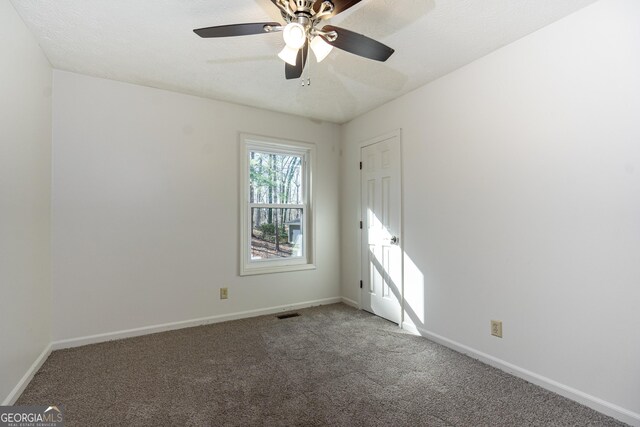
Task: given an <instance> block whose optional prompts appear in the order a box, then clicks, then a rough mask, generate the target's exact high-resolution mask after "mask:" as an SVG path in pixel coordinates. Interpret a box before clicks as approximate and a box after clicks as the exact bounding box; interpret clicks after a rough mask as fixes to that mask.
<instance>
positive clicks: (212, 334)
mask: <svg viewBox="0 0 640 427" xmlns="http://www.w3.org/2000/svg"><path fill="white" fill-rule="evenodd" d="M300 314H301V316H300V317H294V318H290V319H286V320H279V319H277V318H276V317H275V316H264V317H258V318H253V319H247V320H239V321H233V322H227V323H220V324H215V325H209V326H202V327H197V328H189V329H183V330H179V331H172V332H165V333H160V334H154V335H147V336H143V337H138V338H131V339H126V340H120V341H112V342H108V343H103V344H95V345H90V346H85V347H79V348H74V349H69V350H61V351H55V352H53V353H52V354H51V356H50V357H49V359H48V360H47V361H46V363H45V364H44V366H43V367H42V369H40V371H39V372H38V373H37V375H36V376H35V378H34V380H33V381H32V382H31V384H30V385H29V386H28V388H27V389H26V390H25V392H24V393H23V395H22V396H21V397H20V399H19V400H18V402H17V404H19V405H28V404H46V405H49V404H62V405H65V407H66V413H65V418H66V425H68V426H98V425H104V426H115V425H148V426H167V425H194V426H209V425H210V426H261V425H264V426H298V425H299V426H316V425H339V426H547V425H548V426H615V425H622V424H620V423H617V422H616V421H614V420H613V419H611V418H608V417H606V416H604V415H601V414H599V413H597V412H595V411H592V410H590V409H588V408H586V407H584V406H581V405H579V404H577V403H574V402H572V401H570V400H567V399H565V398H563V397H560V396H558V395H556V394H553V393H550V392H548V391H545V390H543V389H541V388H539V387H537V386H535V385H532V384H529V383H527V382H526V381H523V380H520V379H518V378H515V377H512V376H510V375H508V374H505V373H503V372H501V371H499V370H497V369H494V368H491V367H489V366H487V365H485V364H482V363H480V362H478V361H475V360H473V359H471V358H469V357H466V356H464V355H461V354H459V353H456V352H455V351H452V350H449V349H447V348H445V347H443V346H440V345H438V344H435V343H433V342H430V341H428V340H426V339H424V338H420V337H414V336H411V335H407V334H404V333H402V332H401V331H400V330H399V329H398V327H397V326H395V325H393V324H391V323H389V322H387V321H385V320H382V319H380V318H377V317H375V316H372V315H370V314H367V313H365V312H362V311H358V310H355V309H352V308H350V307H347V306H345V305H342V304H336V305H331V306H325V307H316V308H312V309H307V310H301V311H300Z"/></svg>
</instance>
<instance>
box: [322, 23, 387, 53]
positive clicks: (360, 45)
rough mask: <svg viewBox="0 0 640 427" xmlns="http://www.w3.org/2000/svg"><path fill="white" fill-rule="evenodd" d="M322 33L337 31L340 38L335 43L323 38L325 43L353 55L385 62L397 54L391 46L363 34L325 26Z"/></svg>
mask: <svg viewBox="0 0 640 427" xmlns="http://www.w3.org/2000/svg"><path fill="white" fill-rule="evenodd" d="M322 31H325V32H331V31H335V32H336V33H337V34H338V38H337V39H335V40H334V41H329V40H327V39H326V38H325V37H323V38H324V39H325V41H326V42H327V43H329V44H330V45H332V46H334V47H337V48H338V49H342V50H344V51H347V52H349V53H353V54H354V55H358V56H363V57H365V58H369V59H374V60H376V61H381V62H385V61H386V60H387V59H389V57H390V56H391V55H393V52H395V50H393V49H391V48H390V47H389V46H386V45H384V44H382V43H380V42H378V41H375V40H373V39H370V38H369V37H367V36H363V35H362V34H358V33H354V32H353V31H349V30H345V29H344V28H340V27H334V26H333V25H325V26H324V28H322Z"/></svg>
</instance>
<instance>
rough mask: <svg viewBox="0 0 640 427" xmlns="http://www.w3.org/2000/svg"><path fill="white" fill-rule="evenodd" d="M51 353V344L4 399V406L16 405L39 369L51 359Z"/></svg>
mask: <svg viewBox="0 0 640 427" xmlns="http://www.w3.org/2000/svg"><path fill="white" fill-rule="evenodd" d="M51 351H52V349H51V344H48V345H47V346H46V347H45V349H44V350H42V353H40V356H38V358H37V359H36V360H35V362H33V364H32V365H31V367H29V369H28V370H27V372H26V373H25V374H24V375H23V376H22V378H21V379H20V381H18V384H16V386H15V387H14V388H13V390H11V393H9V395H8V396H7V397H6V399H4V401H3V402H2V406H9V405H13V404H14V403H16V400H18V398H19V397H20V395H21V394H22V392H23V391H24V389H25V388H27V386H28V385H29V383H30V382H31V379H32V378H33V376H34V375H35V374H36V372H38V369H40V367H41V366H42V364H43V363H44V362H45V360H47V357H49V355H50V354H51Z"/></svg>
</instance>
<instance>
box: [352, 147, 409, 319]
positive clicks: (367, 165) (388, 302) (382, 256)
mask: <svg viewBox="0 0 640 427" xmlns="http://www.w3.org/2000/svg"><path fill="white" fill-rule="evenodd" d="M361 150H362V151H361V153H360V154H361V157H360V158H361V159H363V168H362V175H361V197H362V199H361V208H362V218H363V229H362V255H363V256H362V264H363V265H362V276H363V278H362V281H363V286H362V295H361V301H362V308H363V309H364V310H367V311H370V312H371V313H374V314H376V315H378V316H381V317H384V318H385V319H388V320H391V321H393V322H396V323H399V322H400V313H401V311H400V301H401V300H402V250H401V248H400V245H399V244H398V240H396V241H395V242H394V240H393V237H394V236H395V237H396V238H398V239H399V237H400V235H401V231H402V230H401V179H400V177H401V170H400V167H401V162H400V138H399V137H398V136H397V135H396V136H393V137H391V138H389V139H386V140H382V141H380V142H377V143H375V144H371V145H368V146H365V147H363V148H362V149H361Z"/></svg>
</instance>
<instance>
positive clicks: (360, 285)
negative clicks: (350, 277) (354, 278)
mask: <svg viewBox="0 0 640 427" xmlns="http://www.w3.org/2000/svg"><path fill="white" fill-rule="evenodd" d="M360 289H362V280H360Z"/></svg>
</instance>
